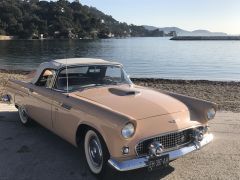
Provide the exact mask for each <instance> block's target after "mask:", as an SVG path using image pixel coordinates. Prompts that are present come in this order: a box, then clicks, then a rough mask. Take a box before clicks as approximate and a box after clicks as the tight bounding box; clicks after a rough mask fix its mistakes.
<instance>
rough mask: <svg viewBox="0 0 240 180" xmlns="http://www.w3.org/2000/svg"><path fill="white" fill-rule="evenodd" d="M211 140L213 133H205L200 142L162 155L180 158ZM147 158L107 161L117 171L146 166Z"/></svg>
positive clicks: (170, 158) (171, 158)
mask: <svg viewBox="0 0 240 180" xmlns="http://www.w3.org/2000/svg"><path fill="white" fill-rule="evenodd" d="M212 140H213V135H212V134H207V135H205V136H204V138H203V140H202V141H201V142H198V143H192V144H190V145H188V146H186V147H182V148H181V149H177V150H173V151H169V152H166V153H163V154H162V155H165V154H169V160H170V161H171V160H174V159H177V158H180V157H182V156H184V155H186V154H188V153H190V152H192V151H195V150H198V149H200V148H201V147H203V146H205V145H207V144H208V143H210V142H211V141H212ZM148 159H149V157H148V156H145V157H140V158H136V159H130V160H126V161H122V162H119V161H116V160H114V159H109V160H108V163H109V164H110V165H111V166H112V167H113V168H115V169H116V170H118V171H129V170H134V169H139V168H143V167H147V163H146V162H147V161H148Z"/></svg>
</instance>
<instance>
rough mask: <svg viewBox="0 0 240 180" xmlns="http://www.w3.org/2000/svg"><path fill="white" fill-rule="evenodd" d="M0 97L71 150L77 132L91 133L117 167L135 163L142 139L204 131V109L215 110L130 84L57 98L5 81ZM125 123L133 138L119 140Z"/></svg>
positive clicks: (60, 94)
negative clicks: (131, 126)
mask: <svg viewBox="0 0 240 180" xmlns="http://www.w3.org/2000/svg"><path fill="white" fill-rule="evenodd" d="M112 90H113V91H114V90H116V91H126V92H127V91H129V92H130V91H135V92H137V93H136V94H135V95H129V96H121V95H116V94H114V93H111V91H112ZM6 91H7V93H8V95H9V96H10V97H11V101H12V103H14V104H15V105H16V106H19V105H21V106H25V108H26V110H27V113H28V115H29V116H30V117H31V118H33V119H34V120H35V121H37V122H38V123H40V124H41V125H42V126H44V127H46V128H47V129H49V130H51V131H53V132H54V133H56V134H57V135H59V136H60V137H62V138H63V139H65V140H67V141H68V142H70V143H71V144H73V145H74V146H78V141H79V139H78V136H77V135H78V133H79V132H78V131H80V130H81V127H83V126H85V125H87V126H90V127H92V128H94V129H96V130H97V131H98V132H99V133H100V134H101V136H102V137H103V139H104V141H105V143H106V145H107V148H108V151H109V153H110V156H111V159H115V160H117V161H119V162H121V161H124V160H128V159H133V158H137V154H136V151H135V148H136V145H137V144H138V143H139V142H140V141H142V140H144V139H146V138H150V137H154V136H157V135H160V134H164V133H169V132H175V131H180V130H184V129H188V128H194V127H197V126H203V125H206V124H207V122H208V119H207V116H206V113H207V111H208V109H209V108H214V109H216V108H217V107H216V104H214V103H211V102H207V101H203V100H199V99H196V98H191V97H187V96H183V95H179V94H174V93H171V92H166V91H161V92H158V91H156V90H152V89H149V88H146V87H141V86H137V85H134V84H132V85H127V84H123V85H117V86H116V85H111V86H104V87H95V88H89V89H85V90H82V91H74V92H71V93H63V92H61V91H57V90H55V89H51V88H45V87H38V86H36V85H35V84H33V83H29V82H22V81H17V80H11V81H9V82H8V84H7V88H6ZM173 120H174V121H173ZM128 122H132V123H133V124H134V125H135V129H136V132H135V134H134V135H133V136H132V137H131V138H129V139H125V138H123V136H122V135H121V130H122V128H123V127H124V125H125V124H126V123H128ZM80 140H81V139H80ZM124 146H127V147H129V149H130V152H129V154H127V155H123V153H122V148H123V147H124Z"/></svg>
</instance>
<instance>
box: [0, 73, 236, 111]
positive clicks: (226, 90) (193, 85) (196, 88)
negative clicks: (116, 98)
mask: <svg viewBox="0 0 240 180" xmlns="http://www.w3.org/2000/svg"><path fill="white" fill-rule="evenodd" d="M27 74H28V72H26V71H6V70H0V79H1V81H0V96H1V95H3V93H4V87H5V85H6V83H7V81H8V80H9V79H18V80H23V79H24V80H26V79H28V75H27ZM132 80H133V82H134V83H135V84H138V85H142V86H146V87H151V88H154V89H157V90H158V89H159V90H160V89H162V90H168V91H172V92H176V93H180V94H185V95H189V96H193V97H197V98H200V99H205V100H208V101H212V102H215V103H217V104H218V106H219V109H220V110H224V111H232V112H240V82H217V81H198V80H197V81H185V80H167V79H146V78H145V79H144V78H141V79H134V78H133V79H132Z"/></svg>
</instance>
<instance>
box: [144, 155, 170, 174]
mask: <svg viewBox="0 0 240 180" xmlns="http://www.w3.org/2000/svg"><path fill="white" fill-rule="evenodd" d="M147 165H148V171H153V170H157V169H161V168H165V167H167V166H168V165H169V154H165V155H162V156H159V157H154V158H149V159H148V161H147Z"/></svg>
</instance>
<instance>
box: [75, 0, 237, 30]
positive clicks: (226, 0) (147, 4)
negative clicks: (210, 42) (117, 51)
mask: <svg viewBox="0 0 240 180" xmlns="http://www.w3.org/2000/svg"><path fill="white" fill-rule="evenodd" d="M80 2H81V3H82V4H85V5H89V6H94V7H96V8H98V9H99V10H101V11H103V12H104V13H106V14H109V15H112V16H113V17H114V18H115V19H117V20H119V21H122V22H127V23H133V24H137V25H153V26H157V27H166V26H177V27H180V28H183V29H186V30H196V29H208V30H210V31H223V32H227V33H229V34H240V0H80Z"/></svg>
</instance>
